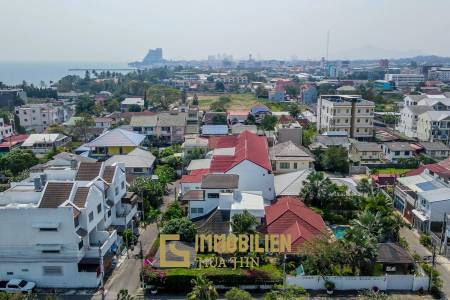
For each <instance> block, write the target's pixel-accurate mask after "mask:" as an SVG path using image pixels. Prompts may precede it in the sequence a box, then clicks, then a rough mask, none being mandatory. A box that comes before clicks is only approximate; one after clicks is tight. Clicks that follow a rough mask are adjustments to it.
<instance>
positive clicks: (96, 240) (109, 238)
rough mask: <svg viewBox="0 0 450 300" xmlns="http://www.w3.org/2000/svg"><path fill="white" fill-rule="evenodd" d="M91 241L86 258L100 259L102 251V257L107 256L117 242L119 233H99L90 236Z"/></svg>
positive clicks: (114, 231)
mask: <svg viewBox="0 0 450 300" xmlns="http://www.w3.org/2000/svg"><path fill="white" fill-rule="evenodd" d="M89 239H90V241H89V247H88V248H87V249H86V257H99V255H100V251H101V254H102V255H105V254H106V253H107V252H108V250H109V249H111V246H112V245H113V244H114V243H115V242H116V241H117V231H116V230H113V231H111V232H109V231H97V232H95V233H94V234H91V235H89Z"/></svg>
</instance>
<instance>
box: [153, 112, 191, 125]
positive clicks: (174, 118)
mask: <svg viewBox="0 0 450 300" xmlns="http://www.w3.org/2000/svg"><path fill="white" fill-rule="evenodd" d="M186 118H187V113H181V112H180V113H169V112H163V113H159V114H158V126H160V127H170V126H177V127H182V126H186Z"/></svg>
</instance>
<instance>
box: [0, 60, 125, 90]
mask: <svg viewBox="0 0 450 300" xmlns="http://www.w3.org/2000/svg"><path fill="white" fill-rule="evenodd" d="M70 69H88V70H93V69H130V68H129V67H128V65H127V63H126V62H1V61H0V82H3V84H6V85H17V84H21V83H22V82H23V81H26V82H27V83H28V84H31V83H32V84H34V85H37V86H41V82H44V84H45V85H46V86H49V84H50V81H53V82H57V81H58V80H59V79H61V78H62V77H64V76H66V75H80V76H84V74H85V70H82V71H69V70H70ZM121 72H122V73H123V72H127V71H121Z"/></svg>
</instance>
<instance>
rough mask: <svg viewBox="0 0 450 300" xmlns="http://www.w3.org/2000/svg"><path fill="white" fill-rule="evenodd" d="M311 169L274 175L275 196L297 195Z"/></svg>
mask: <svg viewBox="0 0 450 300" xmlns="http://www.w3.org/2000/svg"><path fill="white" fill-rule="evenodd" d="M310 173H311V170H301V171H297V172H290V173H286V174H281V175H276V176H275V177H274V185H275V195H276V196H298V194H299V193H300V191H301V189H302V188H303V182H304V181H305V180H306V177H308V175H309V174H310Z"/></svg>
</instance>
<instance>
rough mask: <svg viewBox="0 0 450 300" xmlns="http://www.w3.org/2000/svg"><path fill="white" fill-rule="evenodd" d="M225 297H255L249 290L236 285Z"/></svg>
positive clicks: (238, 299)
mask: <svg viewBox="0 0 450 300" xmlns="http://www.w3.org/2000/svg"><path fill="white" fill-rule="evenodd" d="M225 299H227V300H252V299H253V297H252V295H251V294H250V293H249V292H247V291H244V290H241V289H239V288H236V287H234V288H232V289H231V290H229V291H227V292H226V293H225Z"/></svg>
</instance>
